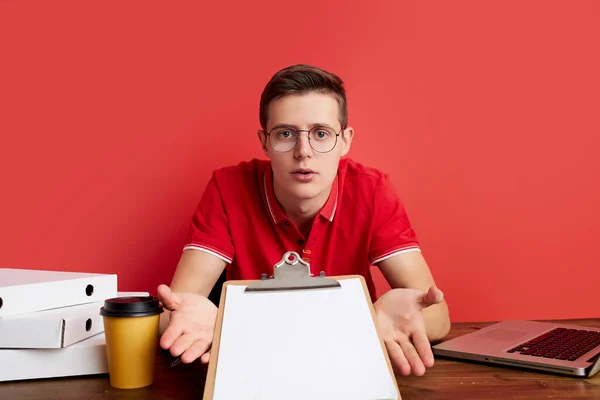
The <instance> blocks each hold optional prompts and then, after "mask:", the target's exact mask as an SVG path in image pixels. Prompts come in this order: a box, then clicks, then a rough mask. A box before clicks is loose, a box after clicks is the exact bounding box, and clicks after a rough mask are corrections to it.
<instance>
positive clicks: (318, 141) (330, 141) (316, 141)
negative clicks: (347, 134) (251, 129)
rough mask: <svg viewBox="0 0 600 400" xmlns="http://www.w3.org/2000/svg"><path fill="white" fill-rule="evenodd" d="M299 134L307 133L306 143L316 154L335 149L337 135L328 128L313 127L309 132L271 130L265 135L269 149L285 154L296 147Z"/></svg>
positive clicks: (287, 129)
mask: <svg viewBox="0 0 600 400" xmlns="http://www.w3.org/2000/svg"><path fill="white" fill-rule="evenodd" d="M300 132H307V133H308V143H309V144H310V147H311V148H312V149H313V150H314V151H316V152H317V153H329V152H330V151H331V150H333V149H334V148H335V145H336V144H337V138H338V136H340V134H339V133H337V132H336V131H334V130H333V128H330V127H328V126H315V127H313V128H312V129H310V130H305V129H294V128H290V127H282V128H273V129H272V130H271V132H269V133H266V135H267V136H268V137H269V143H270V144H271V148H273V150H275V151H276V152H278V153H285V152H288V151H290V150H292V149H293V148H294V147H296V143H297V142H298V137H299V136H300Z"/></svg>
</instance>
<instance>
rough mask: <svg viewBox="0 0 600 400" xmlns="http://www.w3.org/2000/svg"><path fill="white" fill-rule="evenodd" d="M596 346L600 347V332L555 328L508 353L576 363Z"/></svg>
mask: <svg viewBox="0 0 600 400" xmlns="http://www.w3.org/2000/svg"><path fill="white" fill-rule="evenodd" d="M596 346H600V332H596V331H586V330H583V329H567V328H555V329H553V330H551V331H550V332H546V333H544V334H543V335H540V336H538V337H536V338H535V339H532V340H530V341H528V342H525V343H523V344H520V345H519V346H517V347H515V348H512V349H510V350H508V353H520V354H522V355H525V356H533V357H544V358H556V359H558V360H568V361H576V360H578V359H579V358H581V356H583V355H584V354H585V353H587V352H589V351H590V350H592V349H593V348H594V347H596Z"/></svg>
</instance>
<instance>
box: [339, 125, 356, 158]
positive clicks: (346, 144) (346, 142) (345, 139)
mask: <svg viewBox="0 0 600 400" xmlns="http://www.w3.org/2000/svg"><path fill="white" fill-rule="evenodd" d="M340 136H341V141H340V142H341V144H342V157H343V156H345V155H346V154H348V152H349V151H350V145H351V144H352V138H353V137H354V129H353V128H352V127H348V128H346V129H344V130H343V131H342V134H341V135H340Z"/></svg>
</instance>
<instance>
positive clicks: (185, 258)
mask: <svg viewBox="0 0 600 400" xmlns="http://www.w3.org/2000/svg"><path fill="white" fill-rule="evenodd" d="M225 265H226V262H225V261H223V260H222V259H220V258H219V257H217V256H214V255H212V254H210V253H207V252H206V251H202V250H193V249H188V250H185V251H184V252H183V254H182V255H181V258H180V259H179V263H178V264H177V269H176V270H175V274H174V275H173V279H172V281H171V286H170V288H171V291H172V292H176V293H193V294H199V295H201V296H204V297H208V295H209V294H210V291H211V290H212V288H213V286H214V285H215V283H216V282H217V280H218V279H219V277H220V276H221V273H222V272H223V270H224V269H225ZM170 313H171V312H170V311H168V310H165V312H164V313H162V314H161V316H160V334H161V335H162V333H163V332H164V330H165V329H166V327H167V325H168V323H169V317H170Z"/></svg>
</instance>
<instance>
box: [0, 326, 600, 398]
mask: <svg viewBox="0 0 600 400" xmlns="http://www.w3.org/2000/svg"><path fill="white" fill-rule="evenodd" d="M560 322H563V323H565V322H568V323H572V324H576V325H584V326H594V327H600V319H593V320H592V319H581V320H569V321H560ZM486 325H488V323H458V324H453V325H452V330H451V332H450V335H449V336H448V338H452V337H455V336H458V335H461V334H464V333H467V332H470V331H473V329H474V328H472V327H483V326H486ZM171 361H172V358H171V357H170V355H169V354H168V353H167V352H164V351H160V352H159V353H158V354H157V357H156V369H155V380H154V383H153V384H152V386H149V387H147V388H142V389H132V390H119V389H114V388H112V387H111V386H110V383H109V380H108V375H97V376H88V377H78V378H56V379H43V380H31V381H16V382H5V383H0V399H1V400H13V399H15V400H16V399H18V400H29V399H65V400H71V399H73V400H75V399H77V400H82V399H89V400H93V399H178V400H185V399H194V400H198V399H201V398H202V394H203V390H204V378H205V375H206V367H205V366H203V365H201V364H200V363H198V362H196V363H193V364H190V365H185V364H179V365H177V366H176V367H175V368H171V367H170V364H171ZM396 377H397V379H398V384H399V385H400V392H401V394H402V399H404V400H411V399H419V400H424V399H486V400H494V399H502V400H505V399H507V398H510V399H540V398H552V399H600V373H599V374H597V375H596V376H594V377H593V378H591V379H581V378H571V377H564V376H558V375H552V374H544V373H536V372H531V371H522V370H517V369H512V368H503V367H495V366H487V365H479V364H474V363H466V362H457V361H451V360H445V359H440V358H438V359H437V360H436V364H435V366H434V367H433V368H431V369H429V370H428V371H427V373H426V374H425V375H424V376H422V377H414V376H411V377H403V376H401V375H396Z"/></svg>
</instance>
